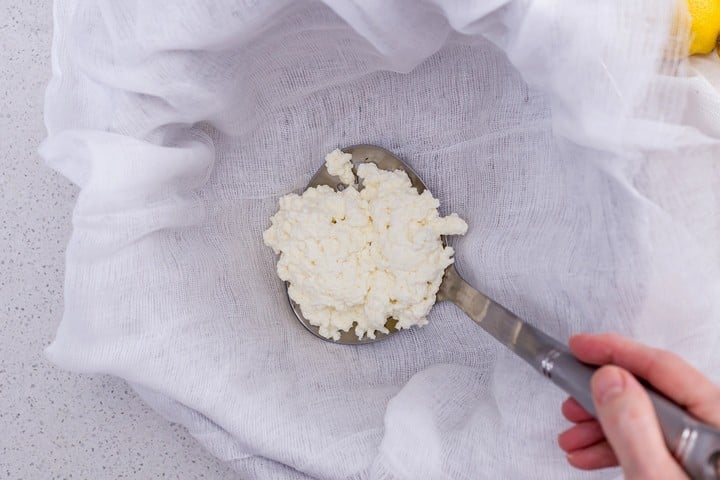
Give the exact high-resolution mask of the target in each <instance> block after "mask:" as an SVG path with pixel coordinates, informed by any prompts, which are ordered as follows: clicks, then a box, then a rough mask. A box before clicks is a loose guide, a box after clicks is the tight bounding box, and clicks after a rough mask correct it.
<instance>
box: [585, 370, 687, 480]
mask: <svg viewBox="0 0 720 480" xmlns="http://www.w3.org/2000/svg"><path fill="white" fill-rule="evenodd" d="M591 387H592V393H593V401H594V402H595V408H596V410H597V416H598V420H599V421H600V424H601V425H602V429H603V432H604V433H605V438H607V440H608V442H609V443H610V446H611V447H612V449H613V451H614V452H615V455H616V456H617V458H618V461H619V462H620V466H621V467H622V469H623V473H624V474H625V478H626V480H639V479H648V478H665V479H682V478H687V476H686V475H685V474H684V473H683V471H682V469H681V468H680V466H679V465H678V464H677V463H675V461H674V460H673V458H672V457H671V455H670V452H669V451H668V449H667V447H666V446H665V441H664V440H663V436H662V433H661V431H660V425H659V424H658V420H657V417H656V415H655V409H654V408H653V406H652V403H651V402H650V398H649V397H648V395H647V393H645V389H644V388H643V387H642V385H640V382H638V381H637V379H636V378H635V377H634V376H632V375H631V374H630V373H628V372H627V371H626V370H623V369H621V368H618V367H615V366H611V365H607V366H604V367H602V368H600V369H599V370H598V371H597V372H595V374H594V375H593V377H592V381H591Z"/></svg>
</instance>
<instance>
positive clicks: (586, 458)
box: [567, 441, 618, 470]
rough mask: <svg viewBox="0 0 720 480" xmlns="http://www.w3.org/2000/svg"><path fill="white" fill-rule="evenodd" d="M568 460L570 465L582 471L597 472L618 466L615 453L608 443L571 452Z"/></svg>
mask: <svg viewBox="0 0 720 480" xmlns="http://www.w3.org/2000/svg"><path fill="white" fill-rule="evenodd" d="M567 460H568V462H569V463H570V465H572V466H573V467H575V468H580V469H582V470H595V469H598V468H608V467H615V466H617V465H618V459H617V457H616V456H615V452H613V450H612V448H611V447H610V444H608V442H606V441H602V442H600V443H596V444H595V445H591V446H589V447H587V448H583V449H580V450H576V451H574V452H571V453H569V454H568V456H567Z"/></svg>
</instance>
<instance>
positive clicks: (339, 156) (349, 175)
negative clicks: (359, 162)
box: [325, 148, 355, 185]
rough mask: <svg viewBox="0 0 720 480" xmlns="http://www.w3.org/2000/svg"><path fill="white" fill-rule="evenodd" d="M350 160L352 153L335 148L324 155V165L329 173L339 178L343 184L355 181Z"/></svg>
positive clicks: (350, 183)
mask: <svg viewBox="0 0 720 480" xmlns="http://www.w3.org/2000/svg"><path fill="white" fill-rule="evenodd" d="M351 160H352V155H350V154H349V153H344V152H343V151H342V150H340V149H338V148H336V149H335V150H333V151H332V152H330V153H328V154H327V155H325V166H326V167H327V171H328V173H329V174H330V175H335V176H336V177H338V178H340V181H341V182H342V183H344V184H345V185H352V184H353V183H355V175H353V171H352V163H351V162H350V161H351Z"/></svg>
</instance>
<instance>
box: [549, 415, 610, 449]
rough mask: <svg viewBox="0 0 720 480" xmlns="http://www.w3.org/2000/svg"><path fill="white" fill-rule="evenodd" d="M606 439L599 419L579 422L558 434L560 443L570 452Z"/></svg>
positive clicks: (561, 446)
mask: <svg viewBox="0 0 720 480" xmlns="http://www.w3.org/2000/svg"><path fill="white" fill-rule="evenodd" d="M601 440H605V434H604V433H603V431H602V427H601V426H600V423H598V421H597V420H589V421H587V422H582V423H578V424H577V425H575V426H574V427H572V428H570V429H568V430H566V431H564V432H563V433H561V434H560V435H559V436H558V445H560V448H562V449H563V450H565V451H566V452H568V453H572V452H574V451H575V450H580V449H583V448H587V447H589V446H591V445H594V444H596V443H598V442H600V441H601Z"/></svg>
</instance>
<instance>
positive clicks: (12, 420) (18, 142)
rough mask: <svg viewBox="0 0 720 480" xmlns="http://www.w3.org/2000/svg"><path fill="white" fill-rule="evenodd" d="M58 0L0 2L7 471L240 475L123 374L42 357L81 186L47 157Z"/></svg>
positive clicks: (48, 475)
mask: <svg viewBox="0 0 720 480" xmlns="http://www.w3.org/2000/svg"><path fill="white" fill-rule="evenodd" d="M51 38H52V7H51V2H48V1H46V0H32V1H26V2H16V1H14V0H0V132H1V133H0V162H2V169H0V426H1V427H0V429H1V430H2V432H1V433H0V478H8V479H30V480H35V479H64V478H74V479H85V478H87V479H105V478H140V479H151V478H182V479H192V478H210V479H225V478H235V475H233V472H232V471H231V470H230V469H229V467H228V466H226V465H225V464H224V463H222V462H221V461H219V460H217V459H215V458H213V457H212V456H211V455H210V454H208V453H207V452H206V451H205V450H204V449H203V448H202V447H201V446H200V445H199V444H198V443H197V442H196V441H195V440H194V439H193V438H192V437H191V436H190V435H189V434H188V433H187V431H186V430H185V429H184V427H181V426H178V425H173V424H170V423H169V422H167V421H166V420H164V419H163V418H162V417H160V416H159V415H158V414H156V413H155V412H154V411H152V410H151V409H149V408H148V407H147V406H146V405H145V404H144V403H143V402H142V401H141V400H140V399H139V398H138V397H137V396H136V395H135V393H134V392H133V391H132V390H131V389H130V388H129V387H128V386H127V385H126V384H125V383H124V382H123V381H121V380H119V379H117V378H113V377H108V376H100V375H96V376H92V375H79V374H75V373H69V372H66V371H62V370H60V369H58V368H57V367H55V366H54V365H52V364H51V363H50V362H49V361H48V360H47V359H46V358H45V356H44V354H43V349H44V348H45V347H46V346H47V345H48V344H49V343H50V342H51V340H52V338H53V336H54V334H55V330H56V328H57V325H58V323H59V321H60V317H61V315H62V305H63V288H62V286H63V270H64V267H63V266H64V249H65V245H66V243H67V240H68V238H69V235H70V230H71V228H72V207H73V204H74V203H75V197H76V195H77V189H76V188H75V187H74V186H73V185H72V184H70V182H69V181H67V180H66V179H65V178H63V177H61V176H60V175H59V174H57V173H55V172H53V171H52V170H50V169H49V168H47V167H46V166H44V165H43V163H42V161H41V160H40V159H39V157H38V155H37V147H38V145H39V144H40V142H41V141H42V140H43V138H44V137H45V127H44V124H43V115H42V108H43V96H44V90H45V86H46V84H47V82H48V80H49V78H50V43H51Z"/></svg>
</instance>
